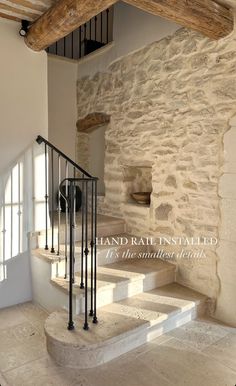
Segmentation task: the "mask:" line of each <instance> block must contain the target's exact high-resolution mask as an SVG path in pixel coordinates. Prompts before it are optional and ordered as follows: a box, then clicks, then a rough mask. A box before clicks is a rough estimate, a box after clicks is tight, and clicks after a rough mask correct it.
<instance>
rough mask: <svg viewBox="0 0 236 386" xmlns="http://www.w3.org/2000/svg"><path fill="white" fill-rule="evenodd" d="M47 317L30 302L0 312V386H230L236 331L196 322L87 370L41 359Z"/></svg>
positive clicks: (234, 381) (234, 380)
mask: <svg viewBox="0 0 236 386" xmlns="http://www.w3.org/2000/svg"><path fill="white" fill-rule="evenodd" d="M46 317H47V314H46V313H45V312H44V311H43V310H42V309H40V308H39V307H37V306H35V305H33V304H32V303H25V304H22V305H18V306H14V307H11V308H8V309H4V310H0V386H7V385H9V386H30V385H32V386H116V385H117V386H118V385H119V386H144V385H145V386H147V385H148V386H174V385H175V386H185V385H186V386H213V385H214V386H235V385H236V329H234V328H231V327H227V326H224V325H222V324H219V323H217V322H216V321H213V320H211V319H207V318H202V319H198V320H196V321H193V322H191V323H188V324H187V325H185V326H183V327H180V328H178V329H176V330H174V331H172V332H170V333H168V334H166V335H163V336H162V337H160V338H158V339H156V340H154V341H152V342H151V343H147V344H145V345H144V346H142V347H140V348H138V349H136V350H134V351H132V352H130V353H128V354H126V355H124V356H122V357H120V358H119V359H116V360H114V361H112V362H110V363H109V364H106V365H103V366H100V367H99V368H96V369H91V370H83V371H81V370H80V371H78V370H73V369H64V368H62V367H58V366H57V365H56V364H55V363H53V361H52V360H51V359H50V358H49V356H48V355H47V351H46V347H45V337H44V332H43V325H44V321H45V318H46Z"/></svg>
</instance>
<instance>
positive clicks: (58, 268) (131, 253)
mask: <svg viewBox="0 0 236 386" xmlns="http://www.w3.org/2000/svg"><path fill="white" fill-rule="evenodd" d="M141 240H142V238H140V237H136V236H131V235H128V234H126V233H123V234H117V235H112V236H106V237H105V238H103V239H102V240H101V239H99V244H98V245H97V264H98V265H107V264H111V263H114V262H117V261H119V260H124V259H133V258H137V257H143V254H144V253H145V252H147V249H148V246H146V245H142V244H141V245H140V243H141ZM117 243H119V244H121V245H117ZM84 248H85V246H84ZM65 249H66V246H65V244H62V245H61V246H60V254H59V255H58V254H57V253H51V252H50V251H49V250H48V251H46V250H45V249H43V248H38V249H35V250H34V251H33V255H34V256H36V257H38V258H40V259H42V260H44V261H46V262H48V263H50V264H52V277H53V278H54V277H56V276H64V274H65ZM90 250H91V249H90V247H89V255H88V267H89V268H90V266H91V254H90ZM67 256H69V246H67ZM67 268H69V259H68V266H67ZM80 268H81V241H78V242H76V243H75V271H79V270H80Z"/></svg>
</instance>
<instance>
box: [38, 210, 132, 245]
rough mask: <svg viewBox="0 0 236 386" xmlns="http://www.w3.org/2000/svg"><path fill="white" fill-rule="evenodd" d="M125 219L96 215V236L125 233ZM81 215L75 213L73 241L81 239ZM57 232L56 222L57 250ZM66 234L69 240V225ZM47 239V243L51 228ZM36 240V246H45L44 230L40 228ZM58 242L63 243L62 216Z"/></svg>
mask: <svg viewBox="0 0 236 386" xmlns="http://www.w3.org/2000/svg"><path fill="white" fill-rule="evenodd" d="M125 228H126V226H125V221H124V220H123V219H120V218H116V217H110V216H104V215H100V214H99V215H98V216H97V236H98V237H106V236H111V235H116V234H121V233H125V230H126V229H125ZM81 231H82V226H81V216H80V214H79V215H77V221H76V227H75V241H80V240H81ZM90 233H91V232H90V222H88V236H89V237H90ZM57 234H58V227H57V224H56V225H55V229H54V236H55V250H57V245H56V244H57V237H58V236H57ZM67 235H68V241H69V226H68V228H67ZM48 240H49V244H50V242H51V229H49V230H48ZM37 241H38V247H39V248H44V246H45V230H42V231H40V232H39V235H38V237H37ZM60 243H61V244H64V243H65V219H64V218H62V222H61V227H60Z"/></svg>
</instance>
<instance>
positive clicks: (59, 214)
mask: <svg viewBox="0 0 236 386" xmlns="http://www.w3.org/2000/svg"><path fill="white" fill-rule="evenodd" d="M60 183H61V156H60V154H59V155H58V186H59V187H60ZM57 212H58V232H57V255H58V256H59V255H60V230H61V193H60V189H58V209H57Z"/></svg>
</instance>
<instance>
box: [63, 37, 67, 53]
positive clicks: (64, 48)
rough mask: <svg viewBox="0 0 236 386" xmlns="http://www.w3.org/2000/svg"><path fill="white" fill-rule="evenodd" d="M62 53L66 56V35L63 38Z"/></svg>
mask: <svg viewBox="0 0 236 386" xmlns="http://www.w3.org/2000/svg"><path fill="white" fill-rule="evenodd" d="M63 53H64V55H63V56H64V57H66V37H64V38H63Z"/></svg>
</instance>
